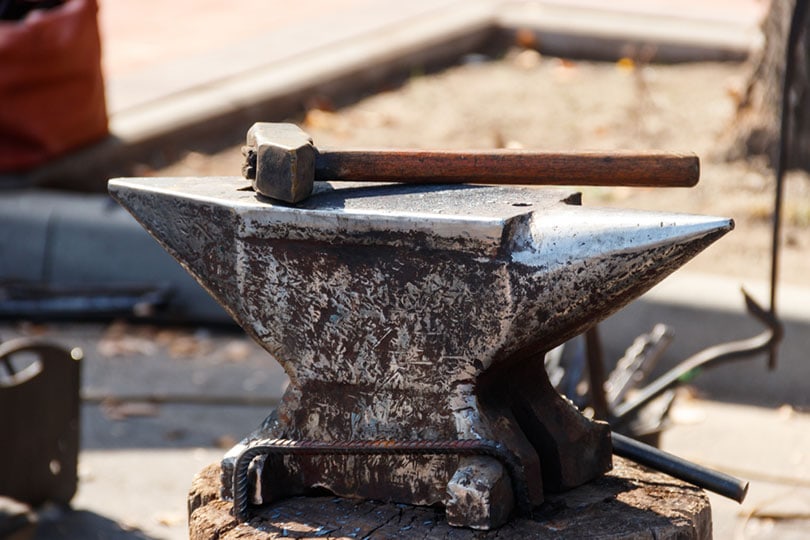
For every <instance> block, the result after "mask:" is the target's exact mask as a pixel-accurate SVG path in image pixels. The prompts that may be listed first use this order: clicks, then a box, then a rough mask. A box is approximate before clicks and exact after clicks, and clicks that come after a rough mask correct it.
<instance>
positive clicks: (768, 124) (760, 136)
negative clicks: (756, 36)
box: [725, 0, 810, 171]
mask: <svg viewBox="0 0 810 540" xmlns="http://www.w3.org/2000/svg"><path fill="white" fill-rule="evenodd" d="M807 1H808V0H798V2H805V3H806V2H807ZM796 2H797V0H773V2H772V4H771V9H770V11H769V13H768V15H767V17H766V18H765V20H764V22H763V24H762V33H763V35H764V37H765V42H764V46H763V47H762V48H761V50H759V51H758V52H757V53H756V54H755V55H754V56H753V58H752V60H751V64H752V70H751V75H750V77H749V80H748V84H747V86H746V89H745V91H744V93H743V95H742V97H741V99H740V102H739V104H738V106H737V112H736V115H735V117H734V119H733V122H732V124H731V126H730V129H729V132H728V134H727V141H726V143H725V144H726V156H727V158H728V159H729V160H735V159H742V158H745V159H748V158H753V157H758V156H762V157H765V158H766V160H767V162H768V163H769V164H770V165H772V166H775V164H776V160H777V156H778V151H779V140H780V136H781V134H780V127H781V118H780V115H781V108H782V85H783V79H784V73H785V65H786V54H787V45H788V43H787V42H788V35H789V29H790V24H791V16H792V14H793V10H794V7H795V5H796ZM802 19H803V20H801V21H798V24H799V29H800V31H799V33H798V41H797V42H796V44H795V46H794V47H793V48H792V49H793V54H792V56H791V62H793V66H794V75H793V80H792V81H791V82H790V85H789V86H790V100H789V103H788V106H789V115H788V117H789V119H790V120H789V122H788V126H787V127H788V129H787V131H786V133H787V137H788V147H787V150H788V152H787V163H786V164H787V168H797V169H804V170H808V171H810V31H809V30H810V12H808V13H805V15H804V17H802Z"/></svg>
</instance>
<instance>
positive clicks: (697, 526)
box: [189, 458, 712, 540]
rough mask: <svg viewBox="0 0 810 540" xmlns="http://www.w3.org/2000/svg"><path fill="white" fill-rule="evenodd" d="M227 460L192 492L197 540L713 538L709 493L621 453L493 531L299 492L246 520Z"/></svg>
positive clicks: (400, 508) (422, 512) (436, 515)
mask: <svg viewBox="0 0 810 540" xmlns="http://www.w3.org/2000/svg"><path fill="white" fill-rule="evenodd" d="M219 471H220V469H219V465H218V464H214V465H210V466H208V467H206V468H205V469H203V470H202V471H201V472H200V473H199V474H198V475H197V476H196V477H195V478H194V481H193V483H192V486H191V492H190V493H189V537H190V538H191V540H211V539H217V540H236V539H239V540H253V539H259V538H261V539H273V538H357V539H362V538H409V539H410V538H424V539H433V538H436V539H439V538H442V539H468V538H469V539H472V538H475V539H486V538H499V539H508V538H516V539H517V538H521V539H522V538H540V539H545V538H555V539H574V538H577V539H579V538H599V539H612V540H613V539H619V538H621V539H652V538H655V539H679V540H683V539H692V538H695V539H707V538H711V536H712V527H711V509H710V507H709V500H708V497H707V496H706V494H705V493H704V492H703V491H702V490H700V489H699V488H696V487H694V486H690V485H688V484H685V483H683V482H681V481H679V480H675V479H673V478H671V477H669V476H666V475H664V474H661V473H657V472H652V471H649V470H648V469H645V468H643V467H641V466H638V465H635V464H633V463H630V462H628V461H626V460H623V459H621V458H614V469H613V471H612V472H611V473H609V474H608V475H606V476H604V477H603V478H601V479H599V480H597V481H594V482H591V483H590V484H587V485H585V486H581V487H579V488H577V489H574V490H571V491H568V492H566V493H564V494H561V495H556V496H552V497H548V500H547V501H546V502H545V503H544V504H543V505H542V506H541V507H539V508H537V509H535V512H534V516H533V517H532V518H516V519H513V520H512V521H510V522H509V523H507V524H506V525H504V526H503V527H501V528H499V529H497V530H495V531H489V532H483V531H472V530H470V529H458V528H454V527H451V526H449V525H448V524H447V521H446V520H445V518H444V511H443V510H442V509H435V508H423V507H414V506H408V505H403V504H390V503H384V502H379V501H365V500H352V499H341V498H338V497H296V498H292V499H288V500H285V501H280V502H278V503H275V504H272V505H269V506H267V507H263V508H260V509H253V516H254V517H253V519H251V520H250V521H249V522H248V523H242V524H239V523H237V522H236V520H235V519H234V518H233V516H232V515H231V503H230V502H228V501H223V500H220V499H219V488H220V481H219Z"/></svg>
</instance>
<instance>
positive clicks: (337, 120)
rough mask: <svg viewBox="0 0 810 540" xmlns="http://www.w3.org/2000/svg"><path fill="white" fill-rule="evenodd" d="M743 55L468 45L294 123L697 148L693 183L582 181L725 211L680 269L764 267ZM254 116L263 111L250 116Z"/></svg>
mask: <svg viewBox="0 0 810 540" xmlns="http://www.w3.org/2000/svg"><path fill="white" fill-rule="evenodd" d="M747 72H748V67H747V66H746V65H744V64H734V63H697V64H678V65H643V66H640V65H637V64H635V63H634V62H632V61H630V60H622V61H619V62H617V63H595V62H584V61H579V62H572V61H568V60H562V59H558V58H548V57H542V56H541V55H540V54H539V53H537V52H535V51H533V50H523V51H518V50H513V51H510V52H508V53H506V54H505V55H504V56H503V57H501V58H487V57H484V56H479V55H470V56H468V57H467V58H465V61H464V62H463V63H462V64H461V65H459V66H457V67H454V68H451V69H448V70H445V71H443V72H441V73H438V74H431V75H421V74H414V75H413V76H412V77H411V78H410V79H409V80H408V81H407V82H406V83H405V84H404V85H402V86H400V87H397V88H395V89H392V90H390V91H386V92H383V93H379V94H375V95H372V96H370V97H367V98H365V99H361V100H359V101H358V102H356V103H355V104H353V105H351V106H349V107H346V108H343V109H340V110H337V111H334V110H332V107H331V106H330V104H329V101H328V100H326V99H324V100H321V102H319V103H314V104H313V107H312V108H311V109H310V110H309V112H308V113H307V114H306V115H305V116H304V117H301V118H293V119H290V121H293V122H297V123H300V124H302V125H303V127H304V128H305V129H306V130H307V131H308V132H309V133H310V134H312V136H313V139H314V140H315V143H316V144H322V145H342V146H375V147H421V148H430V147H432V148H498V147H514V148H537V149H548V150H569V151H570V150H602V149H639V150H642V149H645V150H647V149H660V150H668V151H691V152H695V153H696V154H698V155H699V156H700V157H701V165H702V175H701V181H700V184H699V185H698V186H697V187H696V188H692V189H683V188H669V189H639V188H584V189H583V194H584V204H588V205H594V206H621V207H628V208H642V209H657V210H667V211H675V212H687V213H699V214H710V215H720V216H730V217H733V218H734V219H735V221H736V230H735V231H733V232H732V233H730V234H729V235H728V236H726V237H725V238H723V239H721V240H720V241H719V242H718V243H717V244H715V245H714V246H712V247H711V248H710V249H709V250H707V251H706V252H705V253H703V254H702V255H700V256H699V257H698V258H697V259H696V260H695V261H693V262H692V263H690V265H689V268H690V269H692V270H694V271H700V272H709V273H723V274H728V275H733V276H737V277H739V278H741V281H744V279H754V280H767V279H768V278H769V272H770V270H769V269H770V242H771V221H770V220H771V215H772V208H773V192H774V189H773V179H772V174H771V173H770V172H769V171H768V170H767V169H766V168H765V167H764V166H763V165H762V164H757V163H743V162H735V163H727V162H724V161H723V159H722V156H721V154H722V151H721V147H722V144H721V143H720V142H719V141H720V139H721V136H722V134H723V133H724V131H725V130H727V129H728V127H729V124H730V121H731V118H732V116H733V112H734V107H735V103H736V101H735V100H736V99H737V98H738V96H739V94H740V89H741V88H742V87H743V83H744V81H745V78H746V76H747ZM257 120H260V119H257ZM240 145H241V141H234V146H233V147H231V148H228V149H227V150H225V151H222V152H220V153H217V154H215V155H211V156H208V155H202V154H197V153H191V154H188V155H186V156H185V157H184V158H183V159H181V160H180V161H179V162H177V163H175V164H173V165H171V166H169V167H165V168H162V169H159V170H149V169H147V173H148V174H154V175H160V176H185V175H235V174H239V170H240V163H241V159H242V158H241V154H240V150H239V147H240ZM786 188H787V189H786V205H785V209H784V216H785V223H786V226H785V230H784V235H783V249H782V265H781V266H782V270H781V278H782V280H783V281H784V282H787V283H794V284H804V285H809V284H810V283H809V282H808V278H807V276H808V275H810V256H808V255H807V251H808V249H810V177H808V176H807V175H804V174H798V173H797V174H792V175H790V176H789V177H788V181H787V184H786Z"/></svg>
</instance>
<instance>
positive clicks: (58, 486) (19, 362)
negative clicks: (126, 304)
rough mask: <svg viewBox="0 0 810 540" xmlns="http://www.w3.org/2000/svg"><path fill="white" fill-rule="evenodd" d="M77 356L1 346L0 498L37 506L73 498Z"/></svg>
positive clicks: (36, 344)
mask: <svg viewBox="0 0 810 540" xmlns="http://www.w3.org/2000/svg"><path fill="white" fill-rule="evenodd" d="M80 360H81V351H79V350H78V349H74V350H73V351H66V350H64V349H62V348H60V347H57V346H54V345H50V344H47V343H42V342H40V341H36V340H30V339H26V338H21V339H16V340H11V341H7V342H5V343H2V344H0V412H2V414H0V433H2V434H3V443H2V444H0V495H6V496H9V497H12V498H14V499H16V500H18V501H22V502H25V503H27V504H30V505H33V506H38V505H40V504H43V503H45V502H48V501H50V502H56V503H61V504H67V503H69V502H70V499H71V498H73V495H74V493H75V492H76V485H77V482H78V474H77V460H78V456H79V377H80Z"/></svg>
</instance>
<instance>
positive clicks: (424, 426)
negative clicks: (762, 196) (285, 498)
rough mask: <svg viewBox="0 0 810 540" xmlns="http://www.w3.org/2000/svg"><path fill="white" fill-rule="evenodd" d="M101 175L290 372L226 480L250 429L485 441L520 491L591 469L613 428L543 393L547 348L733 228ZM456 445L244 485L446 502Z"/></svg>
mask: <svg viewBox="0 0 810 540" xmlns="http://www.w3.org/2000/svg"><path fill="white" fill-rule="evenodd" d="M110 191H111V193H112V194H113V196H114V197H115V198H116V199H117V200H118V201H119V202H120V203H121V204H122V205H123V206H124V207H126V208H127V209H129V210H130V211H131V212H132V213H133V215H135V216H136V218H137V219H138V220H139V221H140V222H141V223H142V224H143V225H144V226H145V227H146V228H147V230H149V231H150V232H151V233H152V234H153V235H154V236H155V237H156V238H157V239H158V241H159V242H161V243H162V244H163V245H164V247H165V248H166V249H167V250H168V251H169V252H170V253H172V255H174V256H175V257H176V258H177V259H178V260H179V261H180V262H181V264H183V265H184V267H185V268H186V269H187V270H188V271H189V272H190V273H191V274H192V275H194V276H195V278H196V279H197V280H198V281H199V282H200V283H201V284H202V285H203V286H204V287H206V288H207V289H208V291H209V292H210V293H211V294H212V295H213V296H214V297H215V298H216V299H217V300H218V301H219V302H221V303H222V304H223V305H224V306H225V307H226V309H227V310H228V311H229V313H231V315H232V316H233V317H234V318H235V319H236V320H237V322H238V323H239V324H240V325H242V326H243V328H245V330H246V331H247V332H248V333H249V334H250V335H251V336H252V337H254V339H256V340H257V342H259V343H260V344H261V345H262V346H263V347H264V348H265V349H266V350H267V351H268V352H269V353H270V354H271V355H273V357H274V358H275V359H276V360H278V361H279V362H280V363H281V364H282V366H283V367H284V369H285V371H286V372H287V374H288V375H289V376H290V380H291V382H290V386H289V388H288V390H287V392H286V394H285V396H284V399H283V402H282V404H281V405H280V407H279V408H278V410H277V411H275V412H274V413H273V414H271V416H270V417H268V419H267V420H266V421H265V423H264V424H263V425H262V426H261V427H260V428H259V429H258V430H257V431H256V433H254V434H252V435H251V436H250V437H248V438H247V439H245V441H243V443H242V444H240V445H237V447H235V448H234V449H233V450H232V451H231V452H229V454H228V455H227V456H226V458H225V459H224V461H223V471H224V477H223V478H224V480H225V494H226V496H230V495H232V491H231V490H232V486H231V479H232V474H233V466H234V462H235V461H236V459H237V457H238V456H239V455H240V453H241V452H242V451H244V450H245V448H247V447H248V446H249V445H250V444H251V443H252V442H253V441H256V440H259V439H279V438H281V439H292V440H316V441H322V442H324V443H333V442H335V441H348V440H351V441H378V440H382V439H387V440H395V441H412V440H419V441H454V440H470V439H472V440H493V441H498V442H499V443H501V444H503V445H505V447H506V448H508V450H509V451H510V452H512V453H513V454H514V455H515V456H516V457H517V460H518V461H519V462H520V465H521V467H522V469H523V471H524V473H525V476H526V481H527V485H528V490H529V495H528V497H529V499H530V501H531V503H532V504H538V503H540V502H542V500H543V491H547V492H548V491H560V490H565V489H568V488H570V487H573V486H576V485H579V484H581V483H583V482H587V481H588V480H591V479H593V478H594V477H597V476H599V475H601V474H602V473H604V472H605V471H606V470H608V469H609V468H610V466H611V457H610V456H611V444H610V434H609V429H608V427H607V425H606V424H604V423H598V422H592V421H590V420H588V419H586V418H585V417H584V416H582V415H581V414H580V413H579V411H577V409H576V408H575V407H574V406H573V405H572V404H571V403H570V402H568V401H567V400H565V399H564V398H562V397H561V396H560V395H559V394H557V393H556V392H555V391H554V390H553V388H552V387H551V385H550V383H549V381H548V377H547V375H546V373H545V370H544V367H543V356H544V354H545V352H546V351H548V350H550V349H551V348H552V347H554V346H556V345H558V344H560V343H562V342H563V341H565V340H566V339H568V338H570V337H572V336H574V335H577V334H579V333H581V332H582V331H584V330H585V329H587V328H588V327H590V326H591V325H593V324H594V323H595V322H597V321H598V320H601V319H603V318H604V317H607V316H608V315H610V314H611V313H613V312H615V311H616V310H618V309H620V308H621V307H622V306H623V305H625V304H626V303H627V302H629V301H631V300H632V299H634V298H636V297H637V296H639V295H640V294H642V293H643V292H644V291H646V290H647V289H648V288H650V287H651V286H652V285H654V284H655V283H657V282H658V281H659V280H661V279H663V278H664V277H665V276H666V275H668V274H669V273H670V272H672V271H673V270H675V269H676V268H678V267H679V266H680V265H682V264H683V263H685V262H686V261H687V260H689V259H690V258H691V257H692V256H694V255H695V254H697V253H698V252H699V251H701V250H702V249H703V248H705V247H706V246H708V245H709V244H710V243H712V242H713V241H714V240H715V239H717V238H719V237H720V236H722V235H723V234H725V233H726V232H727V231H728V230H730V228H731V227H732V222H731V221H730V220H728V219H724V218H707V217H698V216H688V215H678V214H666V213H651V212H633V211H617V210H606V209H591V208H584V207H581V206H579V205H578V202H579V197H578V196H577V194H575V193H571V192H568V191H554V190H543V189H531V188H518V187H508V188H507V187H483V186H481V187H479V186H455V187H448V186H430V187H427V186H418V187H413V186H411V187H405V186H398V185H378V186H367V185H366V187H363V188H360V187H357V186H353V185H351V184H348V185H347V184H342V185H341V186H340V187H335V186H332V185H328V184H325V185H320V186H318V188H317V189H316V194H315V195H314V196H313V197H311V198H310V199H308V200H307V201H306V203H304V204H302V205H300V206H297V207H289V206H285V205H279V204H273V203H271V202H268V200H266V199H263V198H262V197H260V196H257V195H256V194H255V193H254V192H252V191H251V190H250V184H249V183H248V182H247V181H246V180H244V179H239V178H207V179H200V178H186V179H176V178H175V179H159V178H150V179H120V180H115V181H112V182H111V183H110ZM469 459H471V458H461V460H460V458H459V456H458V455H443V454H442V455H430V456H426V455H385V456H357V455H350V456H345V455H340V456H317V457H310V456H300V457H298V458H296V459H292V458H290V457H284V458H283V459H280V460H274V461H272V462H270V464H269V465H266V464H265V465H262V466H261V467H257V470H256V473H255V475H254V476H255V477H256V478H263V476H262V473H261V472H260V469H261V468H262V467H266V468H267V470H269V471H272V473H264V474H270V476H272V477H273V478H274V481H273V482H267V481H265V482H259V485H258V487H257V489H258V491H257V493H256V494H254V498H259V499H262V500H264V501H265V502H266V501H267V500H272V498H273V496H274V494H273V489H274V486H276V487H277V486H284V490H285V491H292V492H296V491H297V492H304V491H306V489H308V488H311V487H314V486H318V487H325V488H327V489H329V490H330V491H332V492H334V493H337V494H340V495H347V496H361V497H368V498H378V499H379V498H382V499H387V500H394V501H399V502H407V503H412V504H436V503H442V504H445V505H446V504H448V503H449V502H451V501H450V500H449V499H448V493H447V492H448V483H451V480H452V479H454V478H459V479H463V478H465V477H466V476H465V475H467V474H477V473H475V472H474V471H475V468H476V466H480V464H470V463H468V462H467V461H465V460H469ZM474 459H478V458H474ZM485 476H486V475H482V476H481V477H480V478H479V479H480V480H481V481H482V482H481V490H482V491H479V492H477V493H474V494H471V497H473V498H475V497H477V502H479V503H481V504H478V505H477V506H476V508H480V509H482V510H480V512H486V511H487V510H486V508H487V506H486V505H485V504H484V501H485V499H486V498H487V497H489V496H490V495H492V494H493V493H496V492H497V491H498V490H499V489H500V488H499V487H498V486H501V485H503V482H502V480H503V479H504V478H508V475H506V473H505V472H503V471H501V473H500V476H499V475H498V474H495V475H489V476H486V478H485ZM276 489H277V488H276ZM497 497H501V496H500V495H498V496H497ZM501 502H503V504H504V505H507V506H508V505H510V504H511V501H507V500H502V501H501ZM490 508H491V506H490ZM449 511H450V510H449V509H448V513H449ZM500 511H501V512H503V508H501V509H500ZM477 512H478V511H477ZM507 513H508V512H507ZM481 517H482V516H480V515H475V516H473V515H471V516H469V518H468V521H469V522H468V523H466V524H467V525H472V524H473V522H474V521H476V520H478V519H479V518H481ZM483 518H484V520H483V522H484V523H485V526H487V527H492V526H497V524H498V523H497V522H498V521H499V520H500V521H502V520H503V519H505V517H503V516H495V515H490V516H483ZM459 524H465V523H464V522H462V523H459Z"/></svg>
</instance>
